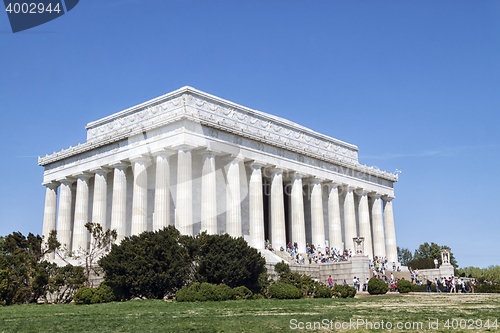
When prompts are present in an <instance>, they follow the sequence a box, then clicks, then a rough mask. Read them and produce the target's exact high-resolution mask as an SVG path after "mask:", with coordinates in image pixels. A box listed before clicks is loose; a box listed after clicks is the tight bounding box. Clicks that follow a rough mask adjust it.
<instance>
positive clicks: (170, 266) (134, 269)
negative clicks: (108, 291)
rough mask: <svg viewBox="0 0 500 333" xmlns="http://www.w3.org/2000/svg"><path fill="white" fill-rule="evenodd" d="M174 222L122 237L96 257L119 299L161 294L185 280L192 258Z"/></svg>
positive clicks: (175, 289)
mask: <svg viewBox="0 0 500 333" xmlns="http://www.w3.org/2000/svg"><path fill="white" fill-rule="evenodd" d="M185 237H187V236H181V234H180V233H179V231H178V230H177V229H175V228H174V227H173V226H169V227H167V228H165V229H163V230H160V231H147V232H143V233H142V234H140V235H137V236H131V237H127V238H125V239H124V240H123V241H122V242H121V243H120V245H116V244H113V245H112V247H111V251H110V252H109V253H108V254H107V255H106V256H104V257H102V258H101V259H100V260H99V266H100V267H101V268H102V269H103V271H104V279H105V281H106V284H108V285H109V286H110V287H111V288H113V291H114V293H115V295H116V296H117V297H118V298H120V299H130V298H132V297H141V298H144V297H146V298H163V297H164V296H165V295H168V294H175V292H176V291H177V290H178V289H180V288H181V287H182V286H183V285H184V284H185V283H186V281H188V279H189V276H190V272H191V268H192V266H193V262H192V258H191V257H190V255H189V251H188V249H187V247H186V245H185V244H184V243H185V241H184V238H185Z"/></svg>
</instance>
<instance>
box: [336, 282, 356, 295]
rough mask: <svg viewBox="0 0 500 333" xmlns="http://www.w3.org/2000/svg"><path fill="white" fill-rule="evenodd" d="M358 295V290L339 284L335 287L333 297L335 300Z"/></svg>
mask: <svg viewBox="0 0 500 333" xmlns="http://www.w3.org/2000/svg"><path fill="white" fill-rule="evenodd" d="M355 295H356V288H354V287H351V286H349V285H347V284H343V285H342V284H339V285H336V286H335V287H333V296H334V297H335V298H348V297H349V298H352V297H354V296H355Z"/></svg>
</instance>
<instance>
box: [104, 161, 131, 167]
mask: <svg viewBox="0 0 500 333" xmlns="http://www.w3.org/2000/svg"><path fill="white" fill-rule="evenodd" d="M109 166H110V167H112V168H123V169H126V168H128V167H129V166H130V162H129V161H126V160H121V161H118V162H113V163H110V164H109Z"/></svg>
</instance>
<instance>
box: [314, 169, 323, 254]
mask: <svg viewBox="0 0 500 333" xmlns="http://www.w3.org/2000/svg"><path fill="white" fill-rule="evenodd" d="M311 233H312V238H311V239H312V243H313V244H314V246H315V247H316V249H321V252H322V253H324V252H325V220H324V215H323V189H322V186H321V180H320V179H317V178H313V179H311Z"/></svg>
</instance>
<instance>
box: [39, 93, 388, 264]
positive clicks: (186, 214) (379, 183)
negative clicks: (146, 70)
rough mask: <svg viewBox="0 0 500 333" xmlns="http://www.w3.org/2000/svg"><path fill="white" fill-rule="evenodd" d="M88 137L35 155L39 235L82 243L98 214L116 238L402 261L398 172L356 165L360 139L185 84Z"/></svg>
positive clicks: (91, 129) (97, 125)
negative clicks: (223, 242)
mask: <svg viewBox="0 0 500 333" xmlns="http://www.w3.org/2000/svg"><path fill="white" fill-rule="evenodd" d="M86 129H87V142H85V143H83V144H78V145H77V146H75V147H69V148H68V149H63V150H61V151H60V152H58V153H53V154H52V155H47V156H45V157H43V158H39V162H38V163H39V165H41V166H43V167H44V168H45V171H44V180H43V185H44V186H46V198H45V212H44V218H43V236H44V237H47V235H48V234H49V232H50V230H52V229H56V230H57V235H58V239H59V240H60V242H61V243H62V244H64V245H65V246H66V248H67V249H68V250H69V251H74V250H76V249H78V248H86V247H87V246H88V244H89V240H90V236H89V235H88V233H87V230H86V229H85V227H84V225H85V223H86V222H88V221H92V222H97V223H100V224H101V225H103V226H104V227H105V228H113V229H116V230H117V232H118V241H120V240H121V239H123V238H124V237H127V236H130V235H135V234H139V233H141V232H143V231H145V230H157V229H160V228H163V227H165V226H167V225H175V226H176V228H177V229H179V230H180V232H181V233H182V234H188V235H195V234H198V233H199V232H200V231H204V230H206V231H207V232H208V233H212V234H215V233H228V234H229V235H231V236H235V237H240V236H242V237H244V238H245V239H246V240H247V241H248V243H249V244H250V245H251V246H253V247H255V248H257V249H263V248H264V243H265V240H266V239H269V240H270V241H271V243H272V244H273V247H274V248H275V249H276V248H277V249H279V248H280V246H285V244H286V243H287V242H297V243H298V245H299V248H300V249H302V251H305V247H306V242H307V243H309V244H314V245H315V246H320V247H321V248H322V249H324V247H325V246H330V247H331V248H337V249H344V248H345V249H353V241H352V239H353V238H354V237H356V236H361V237H364V238H365V242H366V244H365V254H367V255H368V256H369V257H373V256H379V257H385V256H387V258H388V260H389V262H392V261H396V262H397V249H396V234H395V229H394V216H393V208H392V200H393V198H394V189H393V184H394V182H396V181H397V180H398V177H397V175H394V174H391V173H387V172H383V171H380V170H378V169H376V168H373V167H367V166H366V165H361V164H360V163H359V162H358V148H357V147H356V146H355V145H352V144H348V143H345V142H342V141H340V140H337V139H333V138H331V137H328V136H326V135H323V134H320V133H316V132H314V131H312V130H310V129H308V128H305V127H302V126H300V125H298V124H295V123H293V122H291V121H288V120H286V119H282V118H279V117H276V116H272V115H269V114H266V113H263V112H260V111H256V110H252V109H249V108H246V107H243V106H241V105H237V104H235V103H232V102H229V101H226V100H224V99H221V98H219V97H216V96H212V95H209V94H207V93H204V92H201V91H199V90H196V89H193V88H191V87H183V88H181V89H179V90H177V91H174V92H171V93H169V94H166V95H164V96H161V97H158V98H156V99H153V100H150V101H147V102H145V103H143V104H140V105H137V106H134V107H132V108H129V109H127V110H124V111H121V112H118V113H115V114H113V115H110V116H108V117H105V118H102V119H100V120H97V121H95V122H92V123H90V124H88V125H87V127H86Z"/></svg>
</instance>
